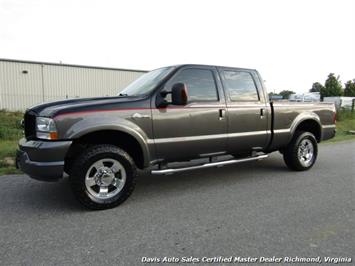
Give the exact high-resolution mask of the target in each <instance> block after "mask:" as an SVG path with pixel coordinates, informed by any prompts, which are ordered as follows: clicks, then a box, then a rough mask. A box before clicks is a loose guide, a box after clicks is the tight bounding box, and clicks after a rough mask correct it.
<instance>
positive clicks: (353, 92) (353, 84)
mask: <svg viewBox="0 0 355 266" xmlns="http://www.w3.org/2000/svg"><path fill="white" fill-rule="evenodd" d="M344 96H352V97H355V79H353V80H352V81H351V80H349V81H348V82H346V83H345V89H344Z"/></svg>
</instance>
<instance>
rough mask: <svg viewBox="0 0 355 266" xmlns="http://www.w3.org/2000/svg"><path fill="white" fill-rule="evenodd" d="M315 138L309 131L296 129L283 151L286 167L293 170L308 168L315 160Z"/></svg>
mask: <svg viewBox="0 0 355 266" xmlns="http://www.w3.org/2000/svg"><path fill="white" fill-rule="evenodd" d="M317 155H318V146H317V140H316V138H315V137H314V135H313V134H312V133H310V132H304V131H297V132H296V133H295V135H294V137H293V139H292V141H291V142H290V144H288V146H287V147H286V149H285V150H284V151H283V157H284V161H285V163H286V165H287V167H288V168H289V169H291V170H294V171H305V170H308V169H310V168H311V167H312V166H313V165H314V163H315V162H316V160H317Z"/></svg>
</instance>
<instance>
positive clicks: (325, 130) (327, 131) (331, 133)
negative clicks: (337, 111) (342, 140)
mask: <svg viewBox="0 0 355 266" xmlns="http://www.w3.org/2000/svg"><path fill="white" fill-rule="evenodd" d="M335 133H336V127H335V125H326V126H322V140H327V139H331V138H334V137H335Z"/></svg>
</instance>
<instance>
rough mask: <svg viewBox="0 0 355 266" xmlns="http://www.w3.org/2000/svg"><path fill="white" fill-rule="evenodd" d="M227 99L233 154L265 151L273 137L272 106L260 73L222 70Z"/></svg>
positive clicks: (229, 141)
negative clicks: (260, 78)
mask: <svg viewBox="0 0 355 266" xmlns="http://www.w3.org/2000/svg"><path fill="white" fill-rule="evenodd" d="M219 72H220V75H221V78H222V83H223V87H224V90H225V94H226V100H227V111H228V126H227V127H228V140H227V147H228V151H229V152H230V153H239V152H245V151H250V150H252V149H253V150H262V149H263V148H265V146H266V145H267V143H268V139H269V136H270V131H269V127H270V123H269V119H270V116H271V110H270V107H269V105H268V103H267V101H266V99H265V96H264V93H263V88H262V87H261V83H260V80H259V76H258V74H257V72H256V71H253V70H244V69H228V68H221V69H219Z"/></svg>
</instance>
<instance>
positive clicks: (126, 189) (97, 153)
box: [70, 145, 136, 209]
mask: <svg viewBox="0 0 355 266" xmlns="http://www.w3.org/2000/svg"><path fill="white" fill-rule="evenodd" d="M135 177H136V166H135V164H134V162H133V160H132V158H131V157H130V156H129V155H128V153H126V152H125V151H123V150H122V149H120V148H118V147H116V146H113V145H95V146H91V147H89V148H87V149H86V150H85V151H84V152H83V153H82V154H81V155H80V156H79V157H78V158H77V159H76V160H75V161H74V163H73V166H72V169H71V175H70V182H71V186H72V189H73V192H74V195H75V197H76V198H77V199H78V200H79V202H80V203H82V204H83V205H84V206H86V207H88V208H90V209H108V208H113V207H115V206H117V205H119V204H121V203H122V202H123V201H125V200H126V199H127V198H128V197H129V196H130V194H131V193H132V191H133V189H134V185H135Z"/></svg>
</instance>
